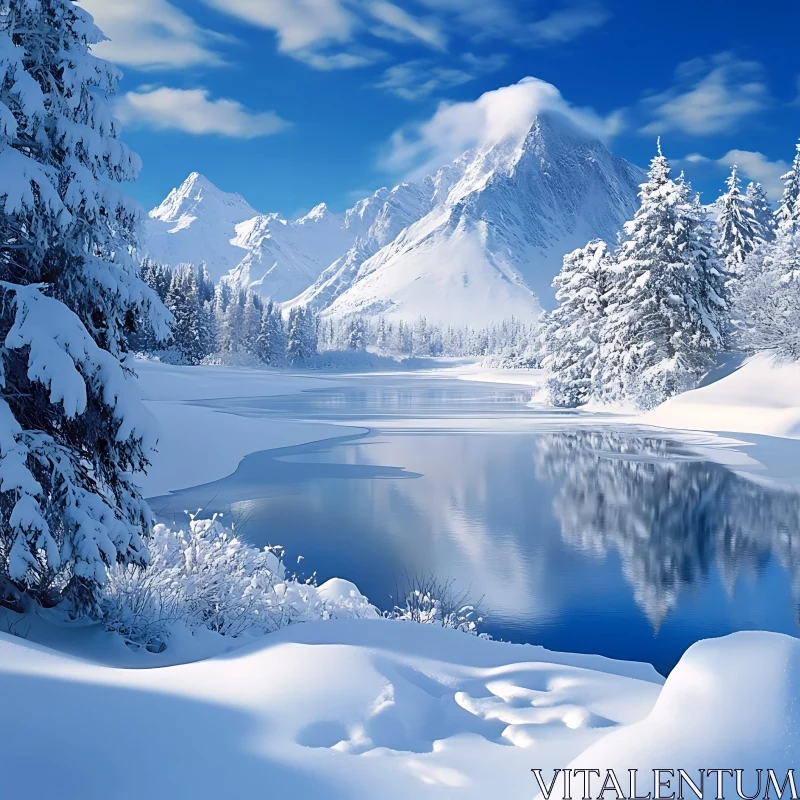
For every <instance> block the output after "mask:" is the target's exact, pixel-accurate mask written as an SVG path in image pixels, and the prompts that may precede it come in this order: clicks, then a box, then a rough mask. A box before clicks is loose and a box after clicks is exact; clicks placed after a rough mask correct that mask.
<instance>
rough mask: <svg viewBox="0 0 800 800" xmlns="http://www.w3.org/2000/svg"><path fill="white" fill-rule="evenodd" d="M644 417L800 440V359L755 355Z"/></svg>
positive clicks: (673, 424)
mask: <svg viewBox="0 0 800 800" xmlns="http://www.w3.org/2000/svg"><path fill="white" fill-rule="evenodd" d="M643 421H646V422H647V423H649V424H651V425H659V426H662V427H665V428H685V429H688V430H705V431H726V432H731V433H754V434H761V435H764V436H781V437H786V438H790V439H800V364H798V363H793V364H777V363H775V362H774V361H773V360H772V359H771V358H770V357H769V356H767V355H764V354H761V355H757V356H754V357H753V358H750V359H748V360H747V361H746V362H745V363H744V364H743V365H742V366H741V367H740V368H739V369H737V370H735V371H734V372H732V373H731V374H729V375H726V376H725V377H723V378H721V379H720V380H718V381H715V382H713V383H709V384H708V385H706V386H702V387H701V388H699V389H695V390H694V391H691V392H685V393H684V394H681V395H679V396H677V397H673V398H672V399H670V400H667V402H666V403H663V404H662V405H660V406H659V407H658V408H656V409H654V410H653V411H650V412H649V413H647V414H645V415H644V417H643Z"/></svg>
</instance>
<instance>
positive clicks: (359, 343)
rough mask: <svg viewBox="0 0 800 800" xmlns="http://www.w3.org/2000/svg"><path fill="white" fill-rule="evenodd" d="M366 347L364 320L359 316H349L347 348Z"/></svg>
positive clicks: (359, 348) (357, 348) (363, 348)
mask: <svg viewBox="0 0 800 800" xmlns="http://www.w3.org/2000/svg"><path fill="white" fill-rule="evenodd" d="M366 347H367V342H366V330H365V326H364V320H363V319H362V318H361V317H358V316H355V317H351V318H350V320H349V321H348V323H347V349H348V350H365V349H366Z"/></svg>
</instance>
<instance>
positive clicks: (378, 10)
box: [366, 0, 447, 50]
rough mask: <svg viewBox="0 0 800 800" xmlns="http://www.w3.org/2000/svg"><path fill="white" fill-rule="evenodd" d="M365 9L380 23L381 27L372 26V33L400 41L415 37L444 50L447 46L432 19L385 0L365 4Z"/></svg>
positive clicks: (430, 45) (436, 48) (375, 0)
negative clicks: (421, 16)
mask: <svg viewBox="0 0 800 800" xmlns="http://www.w3.org/2000/svg"><path fill="white" fill-rule="evenodd" d="M366 9H367V12H368V13H369V14H371V15H372V16H373V17H374V18H375V19H376V20H378V22H380V23H382V27H380V28H373V33H375V34H377V35H379V36H386V37H388V38H390V39H396V40H398V41H401V42H403V41H409V40H414V39H417V40H419V41H420V42H422V43H423V44H427V45H428V46H429V47H432V48H434V49H435V50H444V49H445V48H446V47H447V38H446V37H445V35H444V33H442V31H441V29H440V28H439V26H438V24H437V23H436V22H434V21H432V20H420V19H417V18H416V17H412V16H411V14H409V13H408V12H407V11H404V10H403V9H402V8H400V7H399V6H396V5H394V3H388V2H386V0H374V2H370V3H368V4H367V6H366Z"/></svg>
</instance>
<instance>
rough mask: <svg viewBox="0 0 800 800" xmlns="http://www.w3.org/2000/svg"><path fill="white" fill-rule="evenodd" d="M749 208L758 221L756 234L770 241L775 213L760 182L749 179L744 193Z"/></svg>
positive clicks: (773, 228) (773, 236) (772, 235)
mask: <svg viewBox="0 0 800 800" xmlns="http://www.w3.org/2000/svg"><path fill="white" fill-rule="evenodd" d="M745 197H746V198H747V202H748V203H750V208H752V209H753V216H754V217H755V218H756V222H757V223H758V235H759V237H760V238H761V239H763V240H764V241H765V242H771V241H772V240H773V239H774V238H775V214H774V213H773V211H772V206H771V205H770V202H769V199H768V198H767V193H766V192H765V191H764V187H763V186H762V185H761V184H760V183H754V182H753V181H750V183H748V184H747V192H746V193H745Z"/></svg>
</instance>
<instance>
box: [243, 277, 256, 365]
mask: <svg viewBox="0 0 800 800" xmlns="http://www.w3.org/2000/svg"><path fill="white" fill-rule="evenodd" d="M259 305H260V303H259V304H257V298H256V295H254V294H253V293H252V292H248V293H247V300H245V304H244V310H243V312H242V348H243V349H244V350H245V351H247V352H248V353H253V354H255V353H256V350H257V348H258V344H257V342H258V337H259V335H260V333H261V309H260V308H259Z"/></svg>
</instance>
